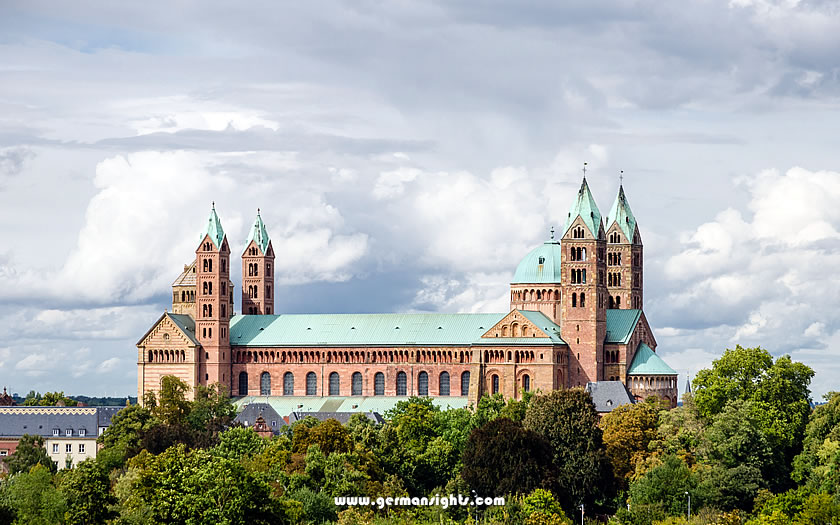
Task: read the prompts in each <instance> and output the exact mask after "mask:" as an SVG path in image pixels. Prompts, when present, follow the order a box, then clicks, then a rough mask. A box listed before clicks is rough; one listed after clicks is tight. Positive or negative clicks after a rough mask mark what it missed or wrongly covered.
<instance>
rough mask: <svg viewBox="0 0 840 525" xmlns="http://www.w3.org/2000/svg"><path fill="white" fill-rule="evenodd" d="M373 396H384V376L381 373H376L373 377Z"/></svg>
mask: <svg viewBox="0 0 840 525" xmlns="http://www.w3.org/2000/svg"><path fill="white" fill-rule="evenodd" d="M373 395H375V396H384V395H385V374H383V373H382V372H377V373H376V375H374V376H373Z"/></svg>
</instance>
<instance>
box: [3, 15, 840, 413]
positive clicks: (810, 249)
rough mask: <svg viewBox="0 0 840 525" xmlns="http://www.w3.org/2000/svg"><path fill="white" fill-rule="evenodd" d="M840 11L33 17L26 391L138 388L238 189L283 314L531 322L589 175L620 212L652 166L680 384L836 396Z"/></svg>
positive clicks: (8, 262) (14, 187) (653, 260)
mask: <svg viewBox="0 0 840 525" xmlns="http://www.w3.org/2000/svg"><path fill="white" fill-rule="evenodd" d="M561 4H562V5H561ZM839 14H840V10H838V7H837V3H836V2H833V1H827V0H803V1H797V0H778V1H777V0H730V1H729V2H726V1H718V0H686V1H684V2H678V3H663V2H658V1H645V0H641V1H640V0H634V1H632V2H631V1H617V2H612V3H610V5H609V6H602V5H596V4H594V3H593V2H590V1H568V2H555V1H552V0H526V1H517V2H513V1H502V0H489V1H488V0H468V1H467V0H465V1H453V0H445V1H440V2H435V1H422V2H419V1H418V2H410V1H399V0H398V1H393V2H372V1H355V0H354V1H347V2H325V1H312V2H275V1H266V2H251V3H250V4H249V8H248V9H243V8H241V7H238V4H235V3H230V2H221V1H206V2H200V3H199V2H156V1H147V2H141V3H133V5H132V6H129V5H127V3H125V2H86V1H84V0H79V1H77V2H72V3H66V2H64V3H62V2H40V1H37V0H26V1H20V2H18V1H5V2H3V4H2V7H0V224H1V225H0V228H2V230H0V231H2V233H3V236H2V239H3V242H2V243H0V385H7V386H8V387H9V388H10V389H11V390H12V391H15V392H19V393H22V394H25V393H26V392H28V391H29V390H30V389H36V390H40V391H45V390H64V391H65V392H68V393H73V394H88V395H93V394H107V395H129V394H131V395H135V392H136V364H135V362H136V347H135V346H134V345H135V343H136V342H137V340H138V339H139V338H140V337H141V336H142V335H143V333H144V332H145V330H146V329H147V328H148V327H149V326H150V324H151V323H152V322H153V321H154V320H156V319H157V317H158V316H159V315H160V313H162V311H163V309H164V308H166V307H167V306H169V301H170V297H171V296H170V295H169V294H170V288H169V286H170V284H171V282H172V280H173V279H174V278H175V277H176V276H177V275H178V273H179V271H180V270H181V269H182V267H183V266H182V265H183V264H185V263H188V262H190V261H191V260H192V258H193V252H194V250H195V245H196V243H197V241H198V235H199V232H200V230H201V227H202V226H203V224H204V221H205V220H206V217H207V214H208V212H209V208H210V202H211V201H213V200H215V202H216V208H217V210H218V212H219V215H220V217H221V220H222V223H223V225H224V228H225V230H226V232H227V234H228V239H229V241H230V243H231V245H232V247H233V249H234V251H236V252H237V253H238V251H239V250H241V249H243V248H244V246H243V244H244V240H245V238H246V234H247V229H248V226H249V225H250V223H251V222H252V221H253V218H254V215H255V213H256V208H257V207H259V208H261V210H262V216H263V218H264V219H265V221H266V223H267V225H268V228H269V233H270V235H271V236H272V238H273V242H274V247H275V250H276V252H277V262H276V266H277V271H278V275H277V278H278V282H279V283H282V285H283V286H281V287H278V290H277V292H278V293H277V295H278V305H277V310H278V311H283V312H397V311H442V312H483V311H497V312H503V311H506V310H507V308H508V304H507V297H508V283H509V282H510V278H511V277H512V275H513V271H514V269H515V267H516V264H517V263H518V261H519V260H520V259H521V258H522V257H523V256H524V255H525V254H526V253H527V252H528V251H529V250H530V249H531V248H533V247H534V246H535V245H537V244H539V243H540V242H542V241H543V240H545V239H546V238H547V235H548V231H549V228H550V227H551V226H552V225H553V226H557V227H559V226H561V225H562V223H563V219H564V217H565V215H566V213H567V211H568V209H569V207H570V205H571V204H572V199H573V198H574V196H575V192H576V189H577V187H578V185H579V183H580V175H581V174H580V167H581V165H582V164H583V162H588V163H589V166H590V168H591V169H590V171H589V175H588V180H589V182H590V185H591V187H592V188H593V191H594V193H595V197H596V199H597V200H598V204H599V206H600V209H601V211H602V213H603V214H606V212H607V211H608V210H609V207H610V205H611V204H612V201H613V199H614V197H615V194H616V192H617V188H618V173H619V170H624V171H625V189H626V192H627V195H628V198H629V200H630V204H631V206H632V208H633V210H634V212H635V214H636V216H637V218H638V220H639V226H640V229H641V233H642V236H643V240H644V243H645V266H646V267H645V271H646V274H645V277H646V279H645V281H646V290H645V310H646V314H647V316H648V319H649V321H650V323H651V324H652V326H653V327H654V330H655V333H656V336H657V340H658V343H659V352H660V354H661V355H662V356H663V357H664V358H665V359H666V361H668V362H669V363H670V364H671V366H672V367H673V368H675V369H677V370H679V371H680V373H681V379H680V387H681V389H682V387H683V386H684V383H685V373H686V372H691V373H692V375H693V373H694V372H696V371H697V370H698V369H700V368H703V367H706V366H709V364H710V363H711V361H712V360H713V359H714V358H715V357H716V356H718V355H720V354H721V353H722V352H723V350H724V349H725V348H731V347H734V346H735V345H736V344H742V345H759V344H760V345H762V346H763V347H765V348H768V349H769V350H770V351H771V352H772V353H773V354H774V355H782V354H786V353H787V354H791V355H792V356H793V358H794V359H797V360H801V361H803V362H805V363H806V364H808V365H809V366H811V367H812V368H814V369H815V370H816V371H817V374H816V377H815V379H814V382H813V391H814V395H815V398H818V397H819V396H821V395H822V394H823V393H824V392H826V391H828V390H832V389H834V390H836V389H838V383H837V379H836V378H837V377H840V279H838V277H837V268H838V267H840V233H838V230H840V158H838V156H837V130H838V129H840V128H839V127H838V125H839V124H840V111H839V110H840V55H838V53H837V49H840V16H838V15H839ZM237 270H238V268H237ZM232 277H233V280H234V282H238V279H239V277H238V275H235V276H232ZM237 289H238V286H237ZM236 301H237V310H238V308H239V306H238V303H239V297H237V298H236Z"/></svg>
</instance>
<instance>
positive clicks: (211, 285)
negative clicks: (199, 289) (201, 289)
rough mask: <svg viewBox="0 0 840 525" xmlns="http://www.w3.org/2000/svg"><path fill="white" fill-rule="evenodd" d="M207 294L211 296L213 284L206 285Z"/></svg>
mask: <svg viewBox="0 0 840 525" xmlns="http://www.w3.org/2000/svg"><path fill="white" fill-rule="evenodd" d="M207 293H208V294H209V295H213V283H207Z"/></svg>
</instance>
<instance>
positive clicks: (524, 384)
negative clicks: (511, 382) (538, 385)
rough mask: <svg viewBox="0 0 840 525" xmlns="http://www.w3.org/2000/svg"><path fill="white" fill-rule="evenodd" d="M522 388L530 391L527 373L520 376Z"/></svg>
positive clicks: (529, 378)
mask: <svg viewBox="0 0 840 525" xmlns="http://www.w3.org/2000/svg"><path fill="white" fill-rule="evenodd" d="M522 390H524V391H526V392H530V391H531V376H529V375H528V374H525V375H524V376H522Z"/></svg>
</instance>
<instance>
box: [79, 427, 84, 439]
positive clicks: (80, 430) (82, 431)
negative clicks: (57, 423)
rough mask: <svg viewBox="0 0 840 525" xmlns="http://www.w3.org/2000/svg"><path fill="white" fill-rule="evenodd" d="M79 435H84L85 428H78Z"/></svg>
mask: <svg viewBox="0 0 840 525" xmlns="http://www.w3.org/2000/svg"><path fill="white" fill-rule="evenodd" d="M79 437H85V429H83V428H82V429H79Z"/></svg>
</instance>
